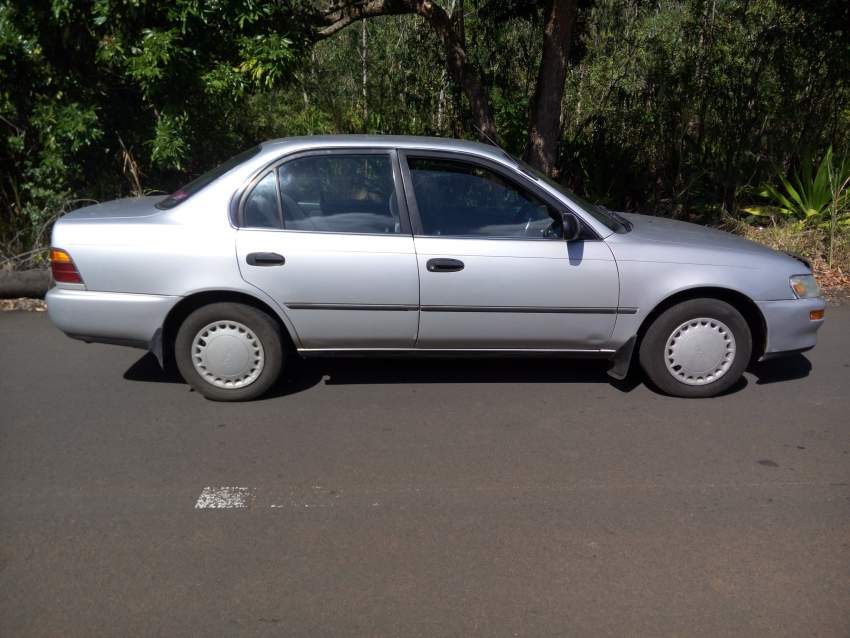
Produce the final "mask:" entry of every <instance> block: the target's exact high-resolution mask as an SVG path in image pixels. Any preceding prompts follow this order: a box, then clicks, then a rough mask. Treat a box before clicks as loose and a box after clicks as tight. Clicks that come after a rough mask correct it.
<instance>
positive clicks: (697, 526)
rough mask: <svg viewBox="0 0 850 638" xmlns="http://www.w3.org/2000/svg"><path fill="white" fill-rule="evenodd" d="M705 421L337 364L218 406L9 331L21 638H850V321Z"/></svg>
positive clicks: (501, 370)
mask: <svg viewBox="0 0 850 638" xmlns="http://www.w3.org/2000/svg"><path fill="white" fill-rule="evenodd" d="M827 318H828V321H827V323H826V326H825V327H824V329H823V330H822V332H821V343H820V345H819V347H818V348H817V349H815V350H814V351H812V352H810V353H807V354H806V355H805V356H797V357H795V358H792V359H788V360H785V361H776V362H772V363H770V364H763V365H761V366H759V368H758V369H757V370H756V371H755V374H749V375H748V376H747V379H746V383H742V384H740V385H739V386H738V387H737V388H736V389H735V391H734V392H732V393H730V394H728V395H726V396H723V397H720V398H716V399H709V400H684V399H674V398H668V397H664V396H660V395H658V394H655V393H653V392H652V391H651V390H649V389H647V388H646V387H645V386H643V385H641V384H639V383H636V382H634V381H632V382H626V383H622V384H617V385H613V384H612V383H610V382H609V379H608V378H607V377H606V375H605V373H604V366H603V365H600V364H599V363H598V362H597V363H594V362H574V361H552V360H546V361H540V360H536V361H535V360H532V361H517V360H506V361H489V360H488V361H456V360H431V361H422V362H408V361H398V360H395V361H362V360H361V361H356V360H355V361H337V362H332V361H318V362H310V363H303V364H301V365H299V366H297V372H298V376H297V377H295V373H294V371H293V372H292V373H290V375H289V378H288V379H287V380H286V381H285V382H284V383H282V384H281V385H280V386H279V388H278V389H277V390H276V392H275V393H274V395H273V396H271V397H269V398H267V399H265V400H261V401H257V402H254V403H250V404H221V403H212V402H209V401H205V400H204V399H203V398H202V397H201V396H199V395H198V394H197V393H195V392H191V391H190V390H189V388H188V386H186V385H184V384H182V383H177V382H175V381H174V380H173V379H169V378H168V377H166V376H165V375H163V374H162V373H161V372H160V371H159V370H158V369H157V367H156V365H155V363H154V362H153V361H152V359H151V357H150V356H144V354H143V353H142V352H141V351H137V350H131V349H126V348H119V347H112V346H103V345H86V344H83V343H80V342H76V341H72V340H70V339H68V338H66V337H64V336H63V335H61V334H60V333H59V332H58V331H56V330H55V329H54V328H53V327H52V326H51V325H50V323H49V321H48V319H47V317H46V316H45V315H43V314H31V313H0V635H2V636H9V637H24V636H63V637H71V636H80V637H86V638H91V637H93V636H169V637H176V636H205V637H209V636H311V637H315V636H329V637H343V636H358V637H359V636H376V637H377V636H399V637H402V638H408V637H415V636H423V637H428V638H432V637H436V636H533V637H538V636H553V637H563V636H625V635H629V636H652V637H655V636H711V637H715V636H727V635H731V636H746V637H753V636H771V637H775V636H793V637H795V638H796V637H800V636H848V635H849V634H850V330H848V328H850V306H843V307H837V308H836V307H830V308H829V309H828V311H827Z"/></svg>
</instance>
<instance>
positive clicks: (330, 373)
mask: <svg viewBox="0 0 850 638" xmlns="http://www.w3.org/2000/svg"><path fill="white" fill-rule="evenodd" d="M608 366H609V363H608V362H607V361H601V360H593V359H589V360H581V359H557V358H523V357H511V358H502V359H497V358H483V359H477V358H476V359H469V358H437V359H412V358H411V359H405V358H397V357H393V358H381V359H373V358H328V359H324V358H317V359H297V358H293V359H292V360H291V363H290V364H289V365H288V366H287V367H286V368H285V370H284V373H283V374H282V375H281V379H280V381H279V382H278V383H277V384H276V385H275V387H273V388H272V389H271V391H269V393H267V394H266V395H265V398H274V397H281V396H286V395H290V394H296V393H298V392H302V391H304V390H307V389H309V388H311V387H313V386H315V385H318V384H320V383H322V382H324V383H325V384H326V385H357V384H376V385H380V384H397V383H414V384H415V383H607V384H610V385H611V386H613V387H614V388H616V389H618V390H619V391H621V392H631V391H632V390H634V389H635V388H636V387H637V386H638V385H640V383H641V382H642V380H643V379H642V377H641V375H640V373H639V372H637V371H635V370H634V369H633V370H632V372H631V373H630V374H629V376H628V377H627V378H626V379H624V380H622V381H618V380H615V379H612V378H611V377H609V376H608V374H607V373H606V371H607V370H608ZM124 378H125V379H127V380H128V381H141V382H147V383H184V381H183V379H182V378H181V377H180V375H179V374H178V373H177V372H176V371H174V370H168V371H166V370H163V369H162V368H161V367H160V365H159V363H158V362H157V360H156V357H155V356H154V355H152V354H150V353H147V354H145V355H144V356H142V357H140V358H139V360H138V361H136V362H135V363H133V365H131V366H130V367H129V368H128V369H127V371H126V372H125V373H124Z"/></svg>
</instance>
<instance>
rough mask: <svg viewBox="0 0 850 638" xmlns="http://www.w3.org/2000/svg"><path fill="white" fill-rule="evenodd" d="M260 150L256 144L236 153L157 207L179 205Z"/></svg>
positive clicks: (164, 208)
mask: <svg viewBox="0 0 850 638" xmlns="http://www.w3.org/2000/svg"><path fill="white" fill-rule="evenodd" d="M259 152H260V147H259V146H255V147H254V148H250V149H248V150H247V151H242V152H241V153H239V155H234V156H233V157H231V158H230V159H229V160H227V161H226V162H224V163H223V164H219V165H218V166H216V167H215V168H214V169H212V170H209V171H207V172H206V173H204V174H203V175H201V176H200V177H196V178H195V179H193V180H192V181H191V182H189V183H188V184H186V185H185V186H183V187H182V188H178V189H177V190H176V191H174V192H173V193H171V195H169V196H168V197H166V198H165V199H163V200H161V201H159V202H157V204H156V207H157V208H161V209H163V210H167V209H169V208H174V207H175V206H177V204H179V203H181V202H184V201H186V200H187V199H189V198H190V197H191V196H192V195H194V194H195V193H197V192H198V191H199V190H201V189H202V188H204V187H205V186H207V185H209V184H211V183H212V182H214V181H215V180H217V179H218V178H219V177H221V176H222V175H224V174H225V173H226V172H228V171H229V170H231V169H233V168H236V167H237V166H239V165H240V164H241V163H242V162H244V161H245V160H248V159H251V158H252V157H254V155H256V154H257V153H259Z"/></svg>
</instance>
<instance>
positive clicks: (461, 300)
mask: <svg viewBox="0 0 850 638" xmlns="http://www.w3.org/2000/svg"><path fill="white" fill-rule="evenodd" d="M404 160H405V162H406V169H407V172H406V174H405V178H406V185H407V187H408V188H407V190H408V195H409V200H410V209H411V216H412V219H413V222H414V226H415V238H414V241H415V243H416V253H417V259H418V265H419V279H420V304H421V307H420V321H419V338H418V340H417V347H420V348H448V349H570V350H596V349H599V348H601V347H602V346H603V345H604V344H605V343H606V342H607V341H608V339H609V338H610V336H611V333H612V331H613V328H614V322H615V319H616V312H617V303H618V296H619V282H618V274H617V267H616V263H615V262H614V258H613V255H612V254H611V251H610V250H609V248H608V246H607V245H606V244H605V242H603V241H600V240H599V239H598V238H595V237H593V236H592V234H588V236H587V237H586V238H585V239H582V240H578V241H573V242H569V243H567V242H565V241H564V240H563V238H562V232H561V225H560V221H559V212H558V210H556V208H555V207H553V206H552V205H551V202H550V203H547V202H546V201H544V200H543V199H542V197H541V196H538V195H537V194H535V193H534V192H533V191H532V190H531V188H530V187H527V186H524V185H522V184H520V183H519V180H516V179H514V178H512V176H510V175H509V174H508V173H507V172H506V171H505V170H500V169H499V168H498V167H497V166H494V165H492V164H489V163H487V162H484V161H478V160H472V159H456V158H452V157H450V156H446V155H444V154H440V155H437V154H427V153H423V154H421V155H419V154H417V153H416V152H414V151H410V152H408V153H407V154H406V156H405V158H404ZM589 232H592V231H589Z"/></svg>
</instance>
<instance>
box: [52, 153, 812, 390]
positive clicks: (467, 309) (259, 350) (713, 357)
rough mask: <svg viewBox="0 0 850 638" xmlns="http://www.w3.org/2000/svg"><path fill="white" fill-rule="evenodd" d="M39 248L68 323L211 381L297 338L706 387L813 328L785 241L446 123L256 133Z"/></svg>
mask: <svg viewBox="0 0 850 638" xmlns="http://www.w3.org/2000/svg"><path fill="white" fill-rule="evenodd" d="M51 264H52V270H53V277H54V280H55V286H54V287H53V288H52V289H51V290H50V291H49V292H48V295H47V303H48V310H49V313H50V317H51V319H52V320H53V322H54V323H55V324H56V326H58V327H59V329H60V330H62V331H64V332H65V333H66V334H68V335H69V336H71V337H74V338H77V339H82V340H84V341H89V342H102V343H115V344H122V345H129V346H136V347H140V348H145V349H148V350H150V351H152V352H153V353H155V354H156V356H157V357H158V359H159V361H160V363H162V364H164V365H167V364H168V363H169V362H172V361H173V362H174V363H176V366H177V368H178V369H179V371H180V373H181V374H182V376H183V378H184V379H185V380H186V381H187V382H188V383H190V384H191V385H192V386H193V387H194V388H196V389H197V390H198V391H199V392H201V393H202V394H203V395H204V396H206V397H208V398H210V399H216V400H223V401H230V400H245V399H252V398H255V397H258V396H260V395H262V394H263V393H264V392H266V391H267V390H268V389H269V388H270V387H271V386H272V385H273V384H274V383H275V381H276V379H277V378H278V376H279V374H280V372H281V369H282V368H283V367H284V366H285V365H286V364H287V361H289V360H290V358H291V357H292V356H303V357H309V356H319V355H336V356H350V355H377V356H381V355H387V354H399V353H401V354H405V355H410V356H423V355H438V354H444V355H450V356H467V355H496V356H506V355H522V356H526V355H550V356H551V355H553V356H563V357H567V356H576V357H603V358H605V359H608V360H610V362H611V367H610V372H609V373H610V374H611V375H612V376H613V377H615V378H623V377H624V376H625V375H626V374H627V372H628V370H629V367H630V365H632V364H639V365H640V367H641V368H642V369H643V371H644V372H645V376H646V378H647V379H648V380H649V382H650V383H651V384H652V385H653V386H654V387H655V388H656V389H658V390H660V391H662V392H664V393H667V394H671V395H676V396H682V397H708V396H714V395H716V394H718V393H721V392H723V391H725V390H727V389H729V388H730V386H732V385H733V384H734V383H735V382H736V381H737V380H738V379H739V378H740V377H741V375H742V374H743V372H744V370H745V369H746V368H747V366H748V365H749V364H750V363H751V362H752V361H754V360H758V359H764V358H769V357H775V356H779V355H785V354H789V353H795V352H801V351H804V350H807V349H809V348H812V347H813V346H814V345H815V340H816V333H817V330H818V328H820V326H821V324H822V323H823V319H824V308H825V303H824V300H823V298H822V297H821V294H820V291H819V290H818V286H817V284H816V282H815V279H814V277H813V275H812V271H811V269H810V268H809V265H808V264H807V263H805V262H804V261H803V260H801V259H799V258H796V257H793V256H789V255H786V254H783V253H779V252H776V251H773V250H770V249H768V248H766V247H763V246H760V245H758V244H755V243H752V242H749V241H746V240H744V239H741V238H739V237H736V236H733V235H730V234H727V233H723V232H721V231H718V230H712V229H708V228H704V227H701V226H696V225H693V224H688V223H684V222H679V221H673V220H669V219H662V218H658V217H652V216H644V215H634V214H626V213H615V212H611V211H609V210H607V209H606V208H604V207H600V206H597V205H594V204H590V203H588V202H585V201H583V200H582V199H581V198H579V197H578V196H576V195H575V194H574V193H572V192H570V191H569V190H567V189H565V188H564V187H562V186H561V185H559V184H558V183H555V182H553V181H551V180H549V179H548V178H547V177H545V176H544V175H541V174H539V173H537V172H536V171H535V170H534V169H533V168H531V167H529V166H526V165H524V164H523V163H522V162H520V161H518V160H516V159H514V158H513V157H511V156H510V155H508V154H506V153H504V152H503V151H501V150H500V149H498V148H497V147H494V146H487V145H483V144H477V143H473V142H465V141H459V140H450V139H438V138H416V137H388V136H334V137H322V136H315V137H305V138H288V139H282V140H275V141H271V142H267V143H264V144H262V145H260V146H257V147H256V148H253V149H250V150H248V151H246V152H245V153H242V154H241V155H238V156H237V157H234V158H233V159H231V160H229V161H228V162H225V163H224V164H222V165H221V166H219V167H217V168H215V169H213V170H211V171H210V172H208V173H206V174H204V175H202V176H200V177H199V178H197V179H196V180H195V181H193V182H191V183H189V184H187V185H186V186H185V187H183V188H181V189H180V190H178V191H176V192H175V193H173V194H171V195H169V196H167V197H164V198H163V197H143V198H135V199H123V200H118V201H113V202H108V203H104V204H99V205H95V206H89V207H86V208H81V209H79V210H76V211H73V212H71V213H69V214H67V215H65V216H64V217H62V218H61V219H60V220H59V221H58V222H57V223H56V224H55V226H54V228H53V236H52V249H51ZM565 365H567V363H565Z"/></svg>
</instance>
